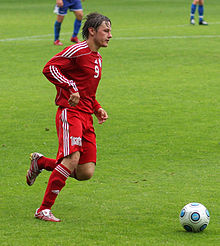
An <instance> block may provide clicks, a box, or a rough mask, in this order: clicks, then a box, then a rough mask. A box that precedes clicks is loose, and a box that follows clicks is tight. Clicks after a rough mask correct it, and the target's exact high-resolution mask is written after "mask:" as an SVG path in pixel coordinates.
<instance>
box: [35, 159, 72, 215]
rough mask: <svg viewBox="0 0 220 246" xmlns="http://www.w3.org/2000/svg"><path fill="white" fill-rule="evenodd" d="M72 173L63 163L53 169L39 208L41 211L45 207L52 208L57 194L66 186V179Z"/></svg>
mask: <svg viewBox="0 0 220 246" xmlns="http://www.w3.org/2000/svg"><path fill="white" fill-rule="evenodd" d="M70 174H71V172H70V170H69V169H68V168H66V167H65V166H64V165H62V164H59V165H58V166H57V167H56V168H55V169H54V170H53V172H52V173H51V175H50V178H49V181H48V184H47V189H46V192H45V194H44V199H43V202H42V204H41V206H40V208H39V210H38V211H39V212H40V211H41V210H43V209H51V207H52V206H53V204H54V202H55V200H56V198H57V195H58V194H59V192H60V191H61V190H62V188H63V187H64V186H65V183H66V179H67V178H68V177H69V175H70Z"/></svg>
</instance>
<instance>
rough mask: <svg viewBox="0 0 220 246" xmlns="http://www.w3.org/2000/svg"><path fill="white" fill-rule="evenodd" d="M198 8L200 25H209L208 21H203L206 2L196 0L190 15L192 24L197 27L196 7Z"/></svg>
mask: <svg viewBox="0 0 220 246" xmlns="http://www.w3.org/2000/svg"><path fill="white" fill-rule="evenodd" d="M197 4H198V5H199V6H198V13H199V25H208V23H207V22H206V21H204V20H203V13H204V0H194V1H193V3H192V5H191V14H190V23H191V24H192V25H195V19H194V17H195V12H196V5H197Z"/></svg>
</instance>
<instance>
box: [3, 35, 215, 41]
mask: <svg viewBox="0 0 220 246" xmlns="http://www.w3.org/2000/svg"><path fill="white" fill-rule="evenodd" d="M52 36H53V34H47V35H38V36H29V37H19V38H6V39H0V42H10V41H24V40H27V41H43V40H51V39H45V38H44V37H52ZM186 38H188V39H196V38H220V35H191V36H152V37H151V36H143V37H115V38H114V37H113V38H112V40H150V39H186Z"/></svg>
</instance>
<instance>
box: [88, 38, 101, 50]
mask: <svg viewBox="0 0 220 246" xmlns="http://www.w3.org/2000/svg"><path fill="white" fill-rule="evenodd" d="M86 42H87V44H88V46H89V48H90V50H91V51H93V52H98V50H99V48H100V47H99V46H97V45H96V44H95V43H94V41H93V40H91V39H88V40H86Z"/></svg>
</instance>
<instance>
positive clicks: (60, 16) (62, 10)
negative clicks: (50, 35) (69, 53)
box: [54, 5, 68, 45]
mask: <svg viewBox="0 0 220 246" xmlns="http://www.w3.org/2000/svg"><path fill="white" fill-rule="evenodd" d="M67 9H68V8H67V7H66V6H63V7H58V6H57V5H56V6H55V9H54V13H55V14H56V15H57V18H56V21H55V23H54V45H63V44H62V43H61V42H60V30H61V25H62V22H63V20H64V16H65V15H66V14H67Z"/></svg>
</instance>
